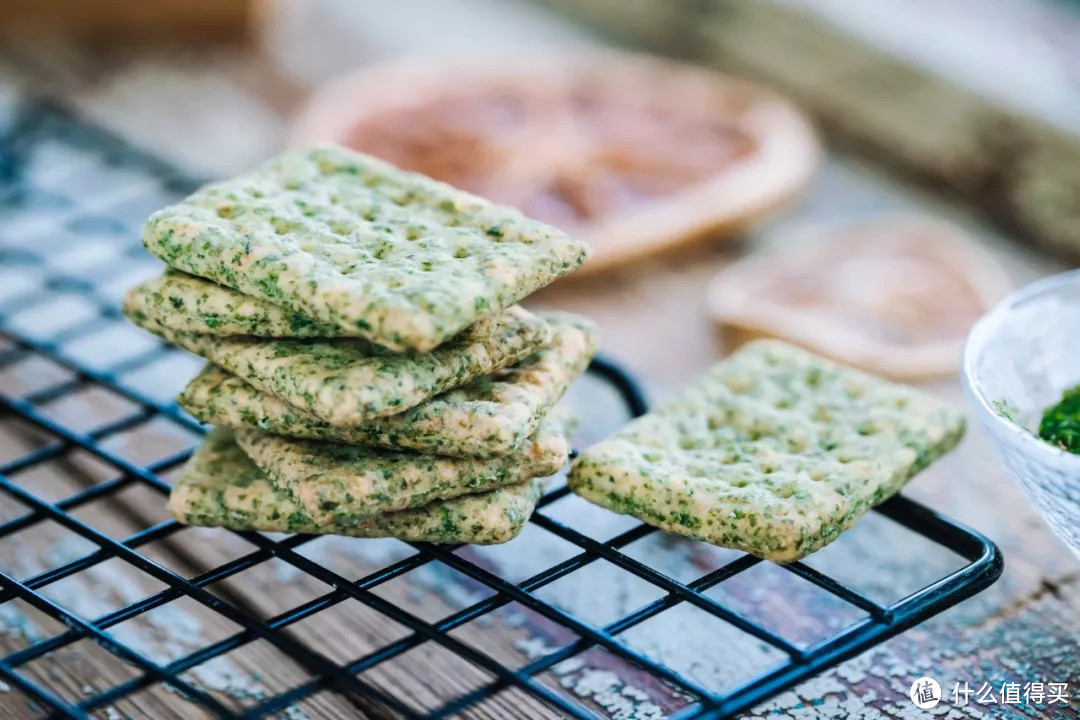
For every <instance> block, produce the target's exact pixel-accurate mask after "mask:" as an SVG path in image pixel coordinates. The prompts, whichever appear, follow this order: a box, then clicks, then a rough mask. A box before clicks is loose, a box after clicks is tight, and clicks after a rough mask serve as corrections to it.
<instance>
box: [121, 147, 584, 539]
mask: <svg viewBox="0 0 1080 720" xmlns="http://www.w3.org/2000/svg"><path fill="white" fill-rule="evenodd" d="M143 242H144V244H145V245H146V247H147V249H148V250H149V251H150V252H151V253H153V254H154V255H156V256H157V257H159V258H161V259H162V260H164V261H165V262H166V263H167V264H168V265H169V266H170V267H169V269H168V270H166V272H165V273H164V274H163V275H161V276H160V277H157V278H154V279H152V280H150V281H148V282H145V283H143V284H142V285H140V286H138V287H136V288H134V289H132V290H131V291H130V292H129V293H128V295H127V297H126V299H125V302H124V312H125V314H126V315H127V316H128V317H129V318H130V319H131V320H133V321H134V322H135V323H136V324H138V325H140V326H141V327H143V328H145V329H147V330H149V331H151V332H153V333H155V334H157V335H159V336H161V337H162V338H164V339H165V340H167V341H169V342H171V343H174V344H176V345H178V346H180V347H182V348H184V349H186V350H189V351H190V352H193V353H196V354H198V355H201V356H202V357H205V358H206V359H207V360H208V361H209V364H208V365H207V366H206V368H205V369H204V370H203V371H202V372H201V373H200V374H199V375H198V376H197V377H196V378H194V379H193V380H192V381H191V382H190V383H189V384H188V386H187V388H186V389H185V390H184V391H183V393H182V394H181V395H180V398H179V401H180V404H181V405H182V406H183V407H184V408H185V409H186V410H187V411H188V412H190V413H191V414H192V415H194V416H195V417H196V418H198V419H200V420H202V421H204V422H207V423H211V424H213V425H214V426H216V427H215V429H214V430H213V431H212V432H211V433H210V434H209V435H208V436H207V438H206V440H205V442H204V443H203V445H202V446H201V447H200V448H199V449H198V450H197V451H196V452H195V454H194V455H193V457H192V458H191V460H190V461H189V462H188V464H187V466H186V467H185V468H184V471H183V474H182V476H181V477H180V479H179V480H178V481H177V483H176V484H175V486H174V488H173V492H172V495H171V497H170V499H169V508H170V510H171V512H172V513H173V515H174V516H175V517H176V518H177V519H178V520H179V521H181V522H184V523H189V524H192V525H207V526H224V527H230V528H233V529H238V530H263V531H286V532H306V533H337V534H344V535H354V536H362V537H398V538H402V539H407V540H419V541H429V542H440V543H460V542H468V543H498V542H505V541H506V540H509V539H511V538H513V537H514V536H515V535H516V534H517V533H518V532H519V531H520V529H521V527H522V526H523V525H524V523H525V521H526V520H527V519H528V517H529V515H530V514H531V513H532V510H533V508H534V507H535V505H536V501H537V500H538V498H539V496H540V494H541V491H542V488H543V478H546V477H548V476H550V475H552V474H553V473H555V472H557V471H558V470H559V469H560V468H562V467H563V466H564V465H565V463H566V461H567V456H568V452H569V450H568V442H567V439H566V436H565V430H564V428H563V427H562V426H561V424H560V423H559V422H558V421H557V420H556V419H555V418H554V416H552V415H549V413H550V411H551V410H552V408H553V407H554V406H555V404H556V402H557V401H558V400H559V398H560V397H561V396H562V394H563V393H564V392H565V390H566V388H567V387H568V386H569V385H570V383H571V382H573V381H574V379H575V378H577V377H578V376H579V375H580V374H581V373H582V372H584V370H585V368H586V366H587V365H588V363H589V361H590V359H591V358H592V356H593V355H594V354H595V352H596V349H597V344H598V339H597V333H596V329H595V327H594V326H593V325H592V324H591V323H590V322H589V321H587V320H585V319H584V318H581V317H577V316H573V315H569V314H565V313H549V314H542V315H534V314H532V313H530V312H528V311H526V310H524V309H522V308H521V307H519V306H517V305H515V303H516V302H517V301H519V300H520V299H521V298H523V297H525V296H526V295H528V294H529V293H531V292H533V291H534V290H536V289H538V288H541V287H543V286H545V285H547V284H548V283H550V282H552V281H553V280H555V279H556V278H558V277H560V276H562V275H565V274H566V273H568V272H570V271H572V270H574V269H575V268H577V267H578V266H579V265H581V263H583V262H584V261H585V259H586V258H587V256H588V249H587V247H586V246H585V245H584V244H582V243H581V242H579V241H576V240H574V239H572V238H571V237H569V236H567V235H566V234H564V233H562V232H560V231H559V230H556V229H555V228H552V227H550V226H548V225H545V224H543V223H539V222H535V221H532V220H529V219H527V218H525V217H524V216H523V215H521V214H520V213H518V212H516V211H514V210H510V209H507V208H503V207H500V206H497V205H493V204H491V203H489V202H487V201H484V200H482V199H480V198H477V197H475V196H472V195H469V194H467V193H464V192H461V191H458V190H456V189H454V188H452V187H450V186H448V185H444V184H442V183H438V182H435V181H433V180H430V179H428V178H426V177H423V176H420V175H415V174H412V173H405V172H402V171H400V170H397V169H396V168H394V167H392V166H390V165H387V164H386V163H383V162H381V161H378V160H375V159H373V158H370V157H367V156H365V155H361V154H358V153H354V152H350V151H347V150H343V149H340V148H334V147H320V148H315V149H311V150H302V151H290V152H288V153H285V154H284V155H281V156H280V157H278V158H276V159H274V160H272V161H270V162H269V163H267V164H266V165H264V166H263V167H261V168H259V169H257V170H255V171H253V172H252V173H250V174H247V175H244V176H241V177H239V178H236V179H233V180H229V181H226V182H222V183H217V184H214V185H210V186H207V187H205V188H203V189H201V190H199V191H198V192H196V193H195V194H194V195H192V196H191V197H189V198H187V199H186V200H184V201H183V202H181V203H179V204H177V205H174V206H172V207H169V208H166V209H164V210H162V211H160V212H158V213H156V214H154V215H153V216H152V217H151V218H150V220H149V221H148V222H147V224H146V227H145V230H144V232H143Z"/></svg>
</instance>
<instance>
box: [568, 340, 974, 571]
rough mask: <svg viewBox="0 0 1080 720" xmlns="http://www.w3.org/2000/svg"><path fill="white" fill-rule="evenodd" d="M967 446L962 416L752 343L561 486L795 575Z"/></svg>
mask: <svg viewBox="0 0 1080 720" xmlns="http://www.w3.org/2000/svg"><path fill="white" fill-rule="evenodd" d="M963 432H964V418H963V415H961V414H960V413H959V412H957V411H956V410H954V409H953V408H951V407H950V406H948V405H947V404H945V403H943V402H941V401H939V400H937V399H935V398H933V397H931V396H929V395H927V394H925V393H923V392H920V391H918V390H915V389H912V388H908V387H904V386H902V385H896V384H893V383H889V382H886V381H884V380H880V379H878V378H875V377H872V376H870V375H867V374H864V373H861V372H858V371H855V370H850V369H847V368H844V367H842V366H840V365H836V364H834V363H832V362H829V361H826V360H823V359H821V358H818V357H816V356H814V355H811V354H810V353H807V352H805V351H802V350H798V349H796V348H794V347H792V346H789V345H786V344H784V343H780V342H756V343H751V344H749V345H746V346H744V347H743V348H742V349H740V350H739V351H738V352H736V353H735V354H733V355H732V356H731V357H729V358H728V359H726V360H724V361H723V362H721V363H718V364H717V365H715V366H714V367H713V368H712V369H711V370H709V371H708V372H707V373H705V375H704V376H703V377H701V378H700V379H699V380H698V381H696V382H694V383H693V384H691V386H690V387H688V388H687V389H686V390H685V391H684V392H682V393H681V394H680V395H679V396H678V397H676V398H675V399H673V400H672V401H671V402H669V403H667V404H665V405H664V406H662V407H661V408H659V409H657V410H655V411H653V412H651V413H649V414H647V415H645V416H643V417H641V418H638V419H637V420H635V421H633V422H631V423H630V424H628V425H626V426H624V427H623V428H622V429H620V430H618V431H616V432H615V433H614V434H613V435H611V436H610V437H609V438H607V439H606V440H604V441H602V442H600V443H597V444H596V445H594V446H592V447H590V448H589V449H588V450H586V451H585V452H584V453H583V454H582V455H581V456H580V457H579V458H578V459H577V460H576V461H575V462H574V465H573V467H572V469H571V472H570V476H569V484H570V487H571V489H572V490H573V491H574V492H575V493H577V494H578V495H581V496H582V497H584V498H586V499H587V500H590V501H591V502H594V503H596V504H597V505H601V506H603V507H606V508H609V509H611V510H614V511H615V512H619V513H623V514H627V515H633V516H635V517H637V518H639V519H640V520H643V521H644V522H646V523H649V524H651V525H655V526H657V527H660V528H662V529H664V530H668V531H671V532H674V533H678V534H680V535H686V536H688V537H692V538H696V539H698V540H704V541H706V542H710V543H713V544H716V545H721V546H724V547H732V548H737V549H741V550H745V551H746V552H749V553H752V554H754V555H757V556H759V557H762V558H765V559H768V560H774V561H776V562H790V561H793V560H796V559H798V558H800V557H803V556H805V555H808V554H809V553H812V552H814V551H815V550H818V549H819V548H821V547H823V546H825V545H826V544H828V543H829V542H831V541H832V540H834V539H836V537H837V536H838V535H840V533H841V532H843V531H844V530H846V529H847V528H849V527H850V526H851V525H852V524H853V523H854V522H855V521H856V520H857V519H858V518H859V517H861V516H862V515H863V514H865V513H866V512H867V511H868V510H869V509H870V508H871V507H872V506H874V505H876V504H878V503H880V502H882V501H884V500H885V499H886V498H888V497H890V496H891V495H893V494H894V493H896V492H897V491H898V490H899V489H900V488H901V487H902V486H903V485H904V483H905V482H907V480H908V479H909V478H911V477H912V476H913V475H915V474H916V473H917V472H919V471H920V470H922V469H923V468H925V467H926V466H927V465H929V464H930V463H931V462H933V461H934V460H935V459H937V458H938V457H939V456H940V455H942V454H943V453H945V452H947V451H949V450H950V449H952V448H953V447H954V446H955V445H956V443H957V442H959V440H960V438H961V436H962V435H963Z"/></svg>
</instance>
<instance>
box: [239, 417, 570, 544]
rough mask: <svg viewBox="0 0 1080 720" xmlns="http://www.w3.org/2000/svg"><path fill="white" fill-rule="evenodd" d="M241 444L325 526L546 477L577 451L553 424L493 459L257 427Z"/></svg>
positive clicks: (245, 434) (244, 433)
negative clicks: (411, 450)
mask: <svg viewBox="0 0 1080 720" xmlns="http://www.w3.org/2000/svg"><path fill="white" fill-rule="evenodd" d="M236 441H237V442H238V443H239V444H240V447H241V448H243V449H244V452H245V453H247V456H248V457H249V458H251V461H252V462H253V463H255V464H256V465H257V466H258V467H259V468H260V469H261V470H262V471H263V472H265V473H266V474H267V475H268V476H269V477H270V479H271V480H272V481H273V482H274V483H275V484H277V485H278V486H279V487H282V488H285V489H287V490H288V491H289V492H291V493H292V495H293V497H295V498H296V500H297V501H298V502H299V503H300V505H301V507H303V508H304V511H305V512H306V513H307V514H308V516H310V517H311V519H312V520H314V521H315V522H316V523H317V524H319V525H334V524H337V525H341V524H346V523H349V522H356V521H359V520H361V519H363V518H368V517H371V516H373V515H379V514H382V513H387V512H395V511H398V510H407V509H411V508H416V507H420V506H422V505H426V504H428V503H430V502H433V501H435V500H447V499H450V498H454V497H458V496H460V495H468V494H471V493H477V492H483V491H486V490H492V489H494V488H497V487H504V486H506V485H517V484H519V483H522V482H525V481H526V480H530V479H532V478H534V477H546V476H548V475H552V474H554V473H556V472H558V471H559V469H561V468H562V467H563V466H564V465H565V464H566V460H567V457H568V456H569V450H570V448H569V443H568V442H567V440H566V436H565V433H564V432H563V431H562V429H561V428H560V427H559V426H558V423H552V422H548V423H544V424H541V426H540V429H539V430H537V432H536V435H534V436H533V437H532V438H531V440H529V441H527V442H526V443H525V444H524V445H523V446H522V448H520V450H519V452H518V453H516V454H514V455H504V456H502V457H495V458H487V459H481V458H448V457H439V456H436V455H420V454H417V453H409V452H393V451H388V450H375V449H372V448H365V447H362V446H359V445H340V444H338V443H327V442H319V441H316V440H294V439H291V438H284V437H281V436H279V435H268V434H266V433H262V432H259V431H258V430H239V431H237V432H236Z"/></svg>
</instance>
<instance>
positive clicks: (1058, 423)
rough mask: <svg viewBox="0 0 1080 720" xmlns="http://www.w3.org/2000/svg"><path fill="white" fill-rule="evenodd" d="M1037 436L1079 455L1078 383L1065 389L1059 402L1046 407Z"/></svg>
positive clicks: (1079, 402)
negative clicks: (1069, 388)
mask: <svg viewBox="0 0 1080 720" xmlns="http://www.w3.org/2000/svg"><path fill="white" fill-rule="evenodd" d="M1039 437H1041V438H1042V439H1043V440H1045V441H1046V442H1048V443H1050V444H1051V445H1055V446H1057V447H1059V448H1061V449H1062V450H1065V451H1066V452H1071V453H1076V454H1077V455H1080V385H1077V386H1076V387H1074V388H1072V389H1071V390H1066V391H1065V392H1064V393H1063V394H1062V396H1061V402H1059V403H1058V404H1057V405H1052V406H1050V407H1048V408H1047V409H1046V411H1045V412H1044V413H1043V416H1042V421H1041V422H1040V423H1039Z"/></svg>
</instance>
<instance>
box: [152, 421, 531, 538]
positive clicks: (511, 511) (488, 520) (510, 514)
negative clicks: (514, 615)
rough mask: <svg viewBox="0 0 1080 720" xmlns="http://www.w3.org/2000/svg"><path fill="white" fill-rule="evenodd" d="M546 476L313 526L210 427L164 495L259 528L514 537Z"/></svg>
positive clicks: (211, 520) (228, 436)
mask: <svg viewBox="0 0 1080 720" xmlns="http://www.w3.org/2000/svg"><path fill="white" fill-rule="evenodd" d="M543 488H544V480H543V479H541V478H536V479H532V480H528V481H526V482H522V483H518V484H517V485H509V486H506V487H502V488H499V489H497V490H492V491H489V492H485V493H479V494H476V495H465V496H462V497H459V498H455V499H453V500H447V501H445V502H443V501H437V502H434V503H431V504H430V505H427V506H424V507H421V508H416V509H415V510H404V511H401V512H394V513H386V514H384V515H378V516H376V517H372V518H367V519H365V520H364V521H363V522H362V523H360V522H350V523H348V524H342V525H334V524H331V525H317V524H316V523H315V522H314V521H313V520H312V519H311V518H310V517H308V515H307V514H306V513H305V512H304V510H303V509H302V508H301V507H300V505H299V504H298V503H297V502H296V501H295V500H294V499H293V498H292V496H291V495H290V494H289V493H288V492H287V491H285V490H281V489H278V488H277V487H276V486H275V485H274V484H273V483H272V482H270V480H269V478H267V477H266V475H265V474H264V473H263V472H262V471H261V470H259V469H258V468H257V467H256V466H255V465H254V464H253V463H252V462H251V461H250V460H249V459H248V457H247V455H245V454H244V452H243V450H241V449H240V446H239V445H237V444H236V442H235V440H234V438H233V435H232V432H231V431H229V430H225V429H220V428H219V429H215V430H213V431H212V432H210V434H209V435H207V436H206V439H205V440H204V441H203V444H202V445H201V446H200V447H199V449H198V450H196V451H195V454H194V455H193V456H192V458H191V459H190V460H189V461H188V464H187V465H186V466H185V467H184V470H183V473H182V474H181V476H180V478H179V479H178V480H177V483H176V485H175V486H174V487H173V490H172V494H170V495H169V511H170V512H171V513H172V515H173V517H175V518H176V519H177V520H178V521H179V522H182V523H185V524H187V525H201V526H206V527H227V528H231V529H233V530H257V531H263V532H290V533H332V534H339V535H352V536H354V537H396V538H400V539H402V540H410V541H423V542H433V543H475V544H481V545H488V544H495V543H502V542H506V541H508V540H511V539H513V538H514V537H515V536H516V535H517V534H518V533H519V532H520V531H521V528H522V526H524V524H525V522H526V521H527V520H528V519H529V516H530V515H532V512H533V509H534V508H535V507H536V502H537V500H538V499H539V498H540V495H541V494H542V492H543Z"/></svg>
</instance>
